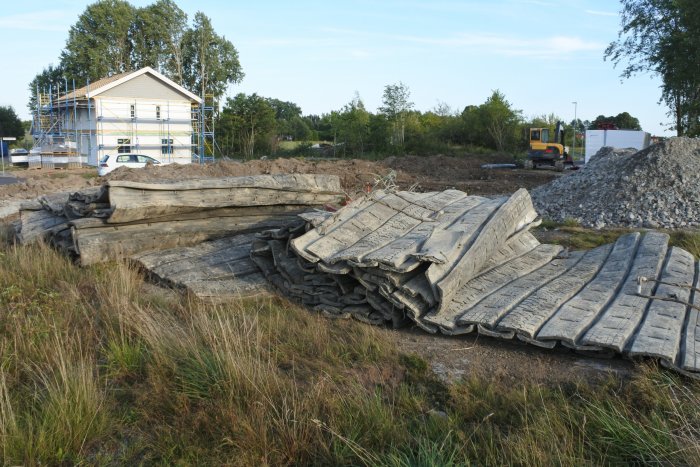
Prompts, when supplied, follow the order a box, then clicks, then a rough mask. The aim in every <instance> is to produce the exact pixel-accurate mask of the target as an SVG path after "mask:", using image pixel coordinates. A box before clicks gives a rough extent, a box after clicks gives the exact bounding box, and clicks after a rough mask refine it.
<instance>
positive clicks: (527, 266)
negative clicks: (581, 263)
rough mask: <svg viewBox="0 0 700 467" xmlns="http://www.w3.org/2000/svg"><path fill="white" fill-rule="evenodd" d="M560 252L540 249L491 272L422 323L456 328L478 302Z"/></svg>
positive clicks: (552, 248) (554, 247) (552, 247)
mask: <svg viewBox="0 0 700 467" xmlns="http://www.w3.org/2000/svg"><path fill="white" fill-rule="evenodd" d="M561 251H562V247H561V246H559V245H539V246H537V247H536V248H535V249H533V250H531V251H529V252H527V253H525V254H523V255H521V256H518V257H516V258H514V259H512V260H511V261H509V262H507V263H505V264H503V265H501V266H498V267H496V268H492V269H490V270H488V271H487V272H485V273H483V274H481V275H479V276H477V277H475V278H474V279H472V280H471V281H469V282H467V283H466V284H464V285H463V286H462V287H461V289H460V290H459V291H458V292H457V293H456V294H455V296H454V298H453V299H452V301H451V302H450V303H449V305H448V306H447V307H445V308H444V309H443V310H442V311H440V312H435V313H429V314H428V315H427V316H426V317H425V318H424V319H425V320H426V321H428V322H430V323H432V324H436V325H439V326H440V328H441V330H445V329H446V330H452V329H454V328H455V326H456V325H457V323H456V321H457V319H458V318H460V317H461V316H462V315H463V314H464V313H465V312H466V311H467V310H469V309H470V308H472V307H473V306H474V305H476V304H477V303H478V302H479V301H480V300H482V299H484V298H485V297H487V296H489V295H491V294H493V293H497V291H498V290H499V289H500V288H501V287H504V286H506V285H508V284H510V283H511V282H513V281H515V280H516V279H518V278H520V277H523V276H525V275H527V274H529V273H531V272H532V271H535V270H537V269H539V268H541V267H543V266H545V265H546V264H548V263H549V262H550V261H552V260H553V259H554V258H555V257H556V256H557V255H558V254H559V253H561Z"/></svg>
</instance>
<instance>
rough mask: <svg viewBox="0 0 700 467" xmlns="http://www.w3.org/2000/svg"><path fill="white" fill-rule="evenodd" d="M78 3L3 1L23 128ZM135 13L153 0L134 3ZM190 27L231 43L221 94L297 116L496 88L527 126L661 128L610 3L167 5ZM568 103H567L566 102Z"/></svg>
mask: <svg viewBox="0 0 700 467" xmlns="http://www.w3.org/2000/svg"><path fill="white" fill-rule="evenodd" d="M90 3H93V2H91V1H79V0H50V1H48V0H47V1H44V0H26V1H18V2H10V1H8V0H4V1H3V2H2V6H1V8H0V41H1V43H2V44H4V45H5V47H4V48H3V49H4V50H3V53H2V58H3V60H4V62H5V65H4V66H3V67H2V70H3V71H2V72H1V73H0V105H11V106H12V107H14V109H15V111H16V112H17V113H18V115H19V116H20V118H22V119H29V118H30V115H29V111H28V109H27V106H26V103H27V101H28V99H29V91H28V83H29V82H30V81H31V80H32V78H33V77H34V76H35V75H36V74H37V73H39V72H41V70H42V69H43V68H44V67H46V66H47V65H48V64H50V63H53V64H57V63H58V58H59V55H60V53H61V50H62V49H63V48H64V46H65V43H66V40H67V38H68V31H69V29H70V26H71V25H73V24H74V23H75V22H76V21H77V19H78V16H79V15H80V14H81V13H82V12H83V11H84V10H85V7H86V6H87V5H89V4H90ZM131 3H132V4H133V5H134V6H137V7H141V6H146V5H148V4H150V3H153V1H149V0H132V1H131ZM176 3H177V4H178V6H179V7H180V8H181V9H182V10H183V11H185V12H186V13H187V14H188V17H189V18H190V19H192V18H193V17H194V14H195V13H196V12H197V11H202V12H203V13H204V14H206V15H207V16H209V17H210V18H211V19H212V23H213V25H214V29H215V30H216V32H217V33H218V34H220V35H223V36H225V37H226V38H227V39H228V40H230V41H231V42H232V43H233V44H234V46H235V47H236V49H237V50H238V53H239V58H240V62H241V65H242V68H243V72H244V73H245V77H244V79H243V80H242V82H240V83H238V84H234V85H232V86H230V87H229V90H228V95H229V96H233V95H235V94H237V93H239V92H244V93H246V94H251V93H257V94H258V95H261V96H265V97H272V98H277V99H280V100H284V101H291V102H294V103H296V104H297V105H299V106H300V107H301V109H302V111H303V113H304V114H305V115H306V114H323V113H327V112H330V111H332V110H339V109H341V108H342V107H343V106H344V105H345V104H347V103H349V102H350V101H351V100H352V99H353V97H354V95H355V93H358V94H359V95H360V97H361V99H362V100H363V102H364V103H365V107H366V108H367V109H368V110H370V111H372V112H374V111H376V109H377V108H378V107H380V106H381V104H382V102H381V100H382V92H383V90H384V87H385V86H387V85H389V84H395V83H399V82H402V83H404V84H405V85H406V86H408V88H409V89H410V92H411V101H412V102H413V103H414V104H415V109H417V110H420V111H428V110H432V109H435V108H436V107H437V106H438V105H440V104H447V105H448V106H449V107H450V108H451V109H452V110H453V111H455V112H461V111H462V110H463V109H464V107H465V106H467V105H480V104H482V103H483V102H484V101H485V100H486V99H487V98H488V97H489V96H490V95H491V93H492V92H493V91H494V90H499V91H500V92H502V93H503V94H504V95H505V96H506V98H507V100H508V101H509V102H510V103H511V105H512V106H513V108H514V109H518V110H521V111H522V113H523V116H524V117H526V118H531V117H536V116H540V115H548V114H555V115H556V116H558V117H560V118H562V119H564V120H565V121H571V120H572V119H573V118H574V116H575V115H576V116H577V117H578V118H580V119H582V120H593V119H595V118H596V117H597V116H598V115H606V116H610V115H617V114H619V113H621V112H629V113H630V114H631V115H632V116H634V117H637V118H638V119H639V121H640V123H641V125H642V128H643V129H644V130H646V131H648V132H650V133H652V134H654V135H668V136H670V135H673V134H674V133H673V132H672V131H670V130H668V127H669V126H670V124H671V119H670V117H669V116H668V115H667V112H668V109H667V107H666V106H665V105H663V104H659V102H658V101H659V97H660V95H661V91H660V88H659V86H660V84H661V82H660V80H659V79H658V78H657V77H654V76H651V75H649V74H644V75H639V76H635V77H633V78H631V79H627V80H624V81H623V80H622V79H621V78H620V72H621V69H620V68H619V67H618V68H617V69H616V68H614V66H613V64H612V63H611V62H610V61H605V60H604V51H605V48H606V47H607V45H608V44H609V43H610V42H611V41H614V40H616V38H617V34H618V31H619V29H620V15H619V10H620V8H621V7H620V4H619V2H617V1H615V0H558V1H557V0H461V1H450V0H433V1H428V0H425V1H424V0H404V1H399V0H374V1H370V0H333V1H328V0H325V1H311V0H297V1H288V0H248V1H242V0H230V1H214V0H179V1H178V0H176ZM574 102H575V103H576V104H574Z"/></svg>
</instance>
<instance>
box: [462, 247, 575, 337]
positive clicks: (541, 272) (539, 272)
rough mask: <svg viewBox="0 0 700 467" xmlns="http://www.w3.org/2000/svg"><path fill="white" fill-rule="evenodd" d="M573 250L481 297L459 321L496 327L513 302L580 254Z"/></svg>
mask: <svg viewBox="0 0 700 467" xmlns="http://www.w3.org/2000/svg"><path fill="white" fill-rule="evenodd" d="M583 255H584V253H582V252H578V251H575V252H573V253H571V255H569V257H568V258H555V259H553V260H552V261H550V262H549V263H547V264H546V265H545V266H543V267H541V268H539V269H536V270H534V271H533V272H531V273H529V274H526V275H525V276H522V277H519V278H518V279H515V280H514V281H512V282H510V283H509V284H507V285H505V286H503V287H501V288H500V289H498V291H497V293H494V294H491V295H489V296H487V297H486V298H484V299H482V300H481V301H480V302H478V303H477V304H476V305H474V306H473V307H471V308H470V309H468V310H467V311H466V312H465V313H464V314H463V315H462V316H461V317H459V318H458V319H457V323H458V324H460V325H469V324H480V325H482V326H483V327H485V328H495V326H496V323H497V322H498V321H499V320H500V319H501V318H502V317H503V316H504V315H506V314H507V313H508V312H509V311H510V310H511V309H512V308H513V307H514V306H516V305H517V304H518V303H520V302H521V301H522V300H523V299H525V298H526V297H528V296H529V295H531V294H532V293H534V292H535V291H536V290H537V289H539V288H540V287H542V286H544V285H546V284H548V283H549V282H551V281H553V280H557V279H558V278H559V277H561V276H562V275H563V274H565V273H566V272H567V271H569V270H570V269H571V268H572V267H574V266H575V265H576V264H577V263H578V262H579V261H580V260H581V258H582V257H583Z"/></svg>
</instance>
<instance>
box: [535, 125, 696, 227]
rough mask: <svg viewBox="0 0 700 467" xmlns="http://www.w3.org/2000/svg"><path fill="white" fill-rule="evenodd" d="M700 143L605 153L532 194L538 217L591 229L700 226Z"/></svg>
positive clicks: (680, 140) (671, 141)
mask: <svg viewBox="0 0 700 467" xmlns="http://www.w3.org/2000/svg"><path fill="white" fill-rule="evenodd" d="M699 186H700V141H698V140H695V139H690V138H671V139H669V140H666V141H664V142H662V143H658V144H655V145H653V146H650V147H648V148H646V149H644V150H642V151H639V152H632V151H630V150H613V149H611V148H603V149H602V150H601V152H600V153H599V154H597V155H596V156H595V157H594V158H592V159H591V160H590V162H589V163H588V164H587V165H586V166H585V167H584V168H583V169H581V170H579V171H578V172H575V173H572V174H571V175H569V176H566V177H562V178H560V179H558V180H555V181H553V182H552V183H550V184H548V185H545V186H542V187H539V188H537V189H535V190H532V192H531V195H532V199H533V202H534V203H535V207H536V209H537V210H538V212H539V213H540V214H541V215H543V216H545V217H548V218H551V219H554V220H557V221H563V220H565V219H567V218H573V219H576V220H577V221H579V222H580V223H581V224H582V225H584V226H587V227H595V228H604V227H610V226H625V227H647V228H658V227H663V228H682V227H696V226H700V190H698V187H699Z"/></svg>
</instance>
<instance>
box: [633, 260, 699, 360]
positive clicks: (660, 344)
mask: <svg viewBox="0 0 700 467" xmlns="http://www.w3.org/2000/svg"><path fill="white" fill-rule="evenodd" d="M661 281H662V283H661V284H659V286H658V287H657V288H656V291H655V293H654V296H656V297H658V298H659V299H658V300H652V301H651V304H650V305H649V309H648V311H647V313H646V316H645V317H644V321H643V322H642V324H641V327H640V328H639V330H638V331H637V334H636V335H635V336H634V340H633V342H632V345H631V348H630V349H629V355H630V356H632V357H636V356H646V357H657V358H660V359H662V360H665V361H666V362H667V363H669V364H671V365H674V364H675V361H676V357H677V355H678V352H679V350H680V344H681V333H682V331H683V325H684V324H685V317H686V313H687V309H688V302H689V301H690V290H691V289H690V288H691V287H692V285H693V283H694V282H695V260H694V258H693V255H691V254H690V253H688V252H687V251H685V250H682V249H680V248H678V247H672V248H671V250H670V252H669V258H668V262H667V264H666V267H665V268H664V271H663V272H662V274H661ZM671 284H674V285H671ZM675 284H677V285H675Z"/></svg>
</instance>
